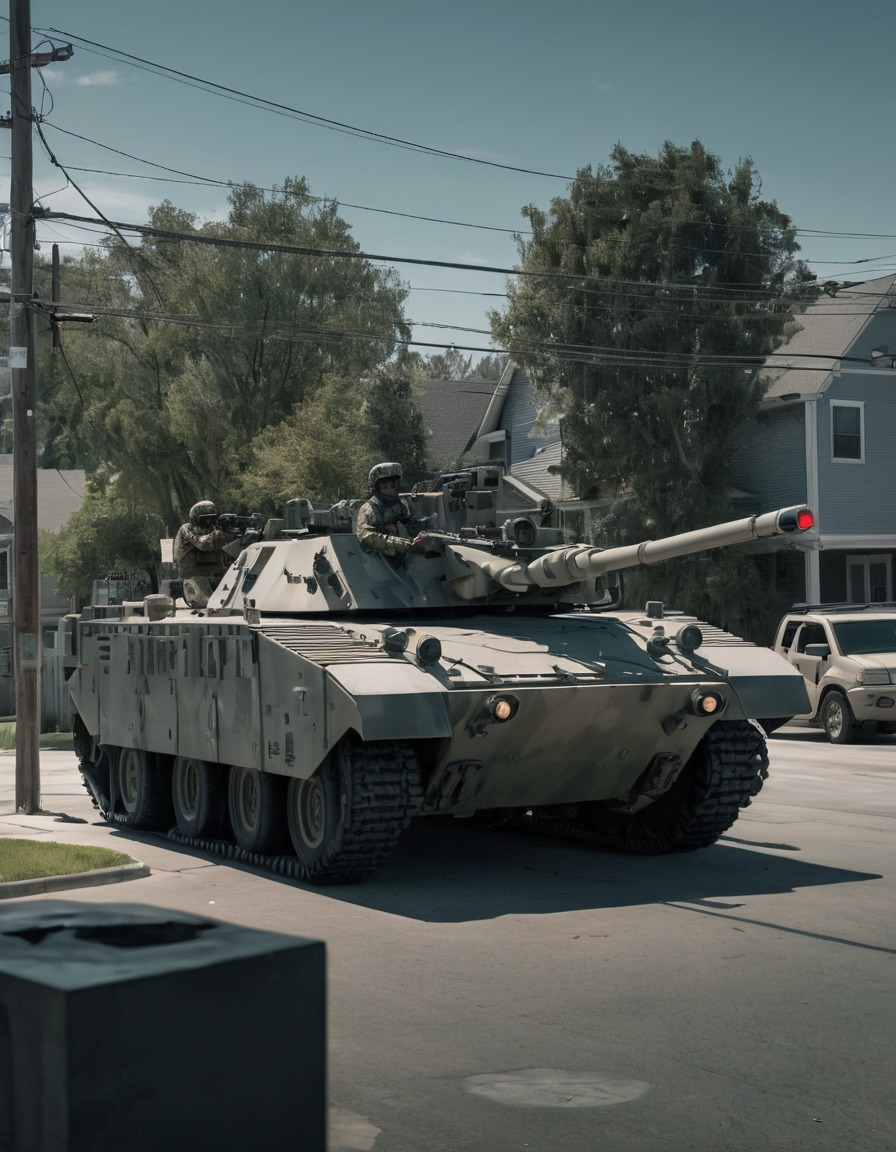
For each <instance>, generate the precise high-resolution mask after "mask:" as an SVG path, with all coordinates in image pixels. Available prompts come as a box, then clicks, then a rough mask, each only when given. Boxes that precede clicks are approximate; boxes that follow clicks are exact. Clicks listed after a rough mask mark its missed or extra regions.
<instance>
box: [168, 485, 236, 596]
mask: <svg viewBox="0 0 896 1152" xmlns="http://www.w3.org/2000/svg"><path fill="white" fill-rule="evenodd" d="M208 509H210V510H211V511H208ZM214 520H215V506H214V504H212V503H211V501H210V500H202V501H200V502H199V504H194V505H193V507H192V508H191V509H190V519H189V521H188V522H187V523H186V524H182V525H181V526H180V528H178V530H177V535H176V536H175V537H174V548H173V553H174V562H175V564H177V570H178V573H179V575H180V577H181V579H187V578H190V579H194V578H196V577H205V578H206V579H207V580H209V581H210V583H211V586H212V587H214V586H215V585H216V584H217V583H218V581H219V580H220V579H221V577H222V576H223V575H224V573H225V572H226V571H227V569H228V568H229V567H230V565H231V564H232V563H233V557H232V556H228V554H227V553H226V552H224V551H223V548H224V545H225V544H230V543H231V541H233V540H236V539H237V537H236V536H232V535H230V533H228V532H222V531H221V530H220V529H219V528H215V527H214ZM209 529H211V530H209Z"/></svg>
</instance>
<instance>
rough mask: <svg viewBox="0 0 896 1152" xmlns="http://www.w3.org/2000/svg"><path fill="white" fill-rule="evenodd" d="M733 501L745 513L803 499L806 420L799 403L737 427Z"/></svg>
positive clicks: (804, 498)
mask: <svg viewBox="0 0 896 1152" xmlns="http://www.w3.org/2000/svg"><path fill="white" fill-rule="evenodd" d="M737 440H738V447H737V449H736V450H735V452H734V456H733V460H732V467H733V473H732V477H733V482H734V486H735V488H736V489H737V490H738V492H737V494H736V495H735V496H734V497H733V499H732V504H733V505H734V506H735V507H736V508H737V509H738V510H739V511H743V512H748V513H754V512H768V511H770V510H771V509H773V508H786V507H787V506H788V505H789V504H803V503H805V501H806V420H805V415H804V412H803V408H802V405H797V406H794V407H791V408H785V409H782V410H781V411H779V412H774V413H770V414H769V415H767V416H764V417H762V418H760V419H758V420H752V421H750V423H748V424H745V425H743V426H742V427H741V428H739V429H738V430H737Z"/></svg>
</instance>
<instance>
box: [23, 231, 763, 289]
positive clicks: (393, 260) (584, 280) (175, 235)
mask: <svg viewBox="0 0 896 1152" xmlns="http://www.w3.org/2000/svg"><path fill="white" fill-rule="evenodd" d="M38 218H39V219H44V220H66V221H69V222H73V223H78V224H91V225H97V224H101V223H104V224H106V226H107V227H110V228H113V229H118V230H120V231H123V232H136V233H137V234H138V235H141V236H150V237H154V238H156V239H161V240H173V241H180V242H184V243H192V244H202V245H208V246H211V247H219V248H237V249H244V250H248V251H255V252H277V253H284V254H288V255H295V256H322V257H325V258H331V259H351V260H369V261H372V262H374V263H390V264H412V265H416V266H420V267H430V268H448V269H452V270H455V271H464V272H480V273H486V274H497V275H503V276H513V277H522V278H532V279H542V280H552V281H555V282H558V283H569V284H579V285H589V284H593V283H594V281H595V279H596V278H595V277H594V276H593V275H588V274H583V273H573V272H555V271H540V270H537V269H528V268H506V267H496V266H494V265H489V264H467V263H462V262H460V261H451V260H431V259H425V258H423V257H414V256H387V255H382V254H379V253H373V252H363V251H361V250H360V249H341V248H335V249H334V248H312V247H309V246H306V245H298V244H282V243H276V242H268V241H254V240H235V239H230V238H228V237H223V236H206V235H203V234H202V233H199V232H175V231H172V230H169V229H164V228H156V227H153V226H152V225H149V224H131V223H123V222H122V221H117V220H112V221H110V220H105V219H103V220H102V221H101V220H96V219H93V218H91V217H88V216H78V215H75V214H74V213H70V212H47V211H44V212H41V213H39V214H38ZM603 282H604V283H605V284H608V285H616V286H625V285H629V286H632V287H635V288H638V289H642V290H643V289H644V288H648V287H654V288H658V289H660V290H661V291H667V292H668V291H671V290H673V289H675V290H678V291H682V292H688V293H690V294H691V296H692V298H695V299H701V298H705V299H719V298H721V299H727V300H728V301H729V302H732V303H737V302H741V303H760V302H770V301H773V300H779V299H783V298H781V297H779V296H771V295H770V294H769V293H768V291H767V290H765V289H762V288H756V289H755V290H752V289H749V288H747V287H745V286H744V285H699V284H682V283H678V284H669V283H663V282H649V281H640V280H609V279H607V280H604V281H603ZM735 290H736V291H737V292H738V293H739V294H740V295H739V297H737V298H736V299H735V298H734V297H733V295H732V294H733V293H734V292H735Z"/></svg>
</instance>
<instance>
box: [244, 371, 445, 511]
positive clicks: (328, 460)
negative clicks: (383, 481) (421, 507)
mask: <svg viewBox="0 0 896 1152" xmlns="http://www.w3.org/2000/svg"><path fill="white" fill-rule="evenodd" d="M420 386H421V378H420V372H419V368H415V367H414V366H413V365H408V364H405V363H402V362H396V363H391V364H388V365H386V366H384V367H383V368H381V369H379V370H378V371H377V372H375V373H372V374H371V375H370V376H368V377H366V378H365V379H362V380H361V381H357V380H349V379H346V378H345V377H343V376H333V377H329V378H327V379H326V380H325V381H324V382H323V384H322V385H321V387H320V388H319V389H318V390H317V391H316V392H315V394H314V396H313V397H311V398H309V399H307V400H306V401H305V403H304V404H302V405H301V406H300V407H297V408H296V410H295V412H294V413H293V415H292V417H291V418H290V419H288V420H284V421H283V422H281V423H280V424H278V425H276V426H275V427H272V428H268V429H265V430H264V431H263V432H261V433H259V435H258V436H257V437H256V438H255V440H254V441H253V442H252V444H251V445H250V446H249V454H248V461H249V462H248V466H247V467H246V469H245V471H244V472H243V473H242V475H241V479H240V487H239V500H240V502H241V504H242V505H243V506H245V507H252V508H253V509H258V510H259V511H262V512H265V513H266V514H271V515H273V514H277V515H279V509H280V506H281V505H282V504H283V502H284V501H286V500H289V499H292V498H294V497H297V496H303V497H305V498H307V499H309V500H318V501H323V502H333V503H335V502H336V501H337V500H339V499H348V498H352V497H357V496H360V495H363V494H366V492H367V473H368V472H369V471H370V469H371V467H372V466H373V465H374V464H375V463H377V462H378V461H380V460H397V461H399V462H400V463H401V464H402V466H403V472H404V484H405V486H407V487H410V486H411V485H412V484H414V483H416V482H417V481H420V480H423V479H424V478H425V477H426V475H427V473H428V469H429V465H428V460H427V456H426V431H425V429H424V427H423V418H422V415H421V413H420V407H419V404H418V403H417V398H416V392H417V390H418V389H419V387H420Z"/></svg>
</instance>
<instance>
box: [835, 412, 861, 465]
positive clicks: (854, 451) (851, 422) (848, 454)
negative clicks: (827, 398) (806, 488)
mask: <svg viewBox="0 0 896 1152" xmlns="http://www.w3.org/2000/svg"><path fill="white" fill-rule="evenodd" d="M831 457H832V459H833V460H834V461H836V462H839V463H851V464H862V463H864V460H865V405H864V403H863V402H862V401H860V400H859V401H857V400H835V401H832V402H831Z"/></svg>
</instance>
